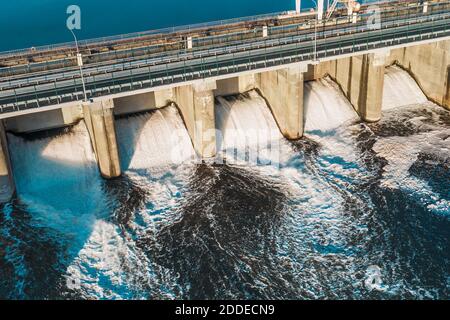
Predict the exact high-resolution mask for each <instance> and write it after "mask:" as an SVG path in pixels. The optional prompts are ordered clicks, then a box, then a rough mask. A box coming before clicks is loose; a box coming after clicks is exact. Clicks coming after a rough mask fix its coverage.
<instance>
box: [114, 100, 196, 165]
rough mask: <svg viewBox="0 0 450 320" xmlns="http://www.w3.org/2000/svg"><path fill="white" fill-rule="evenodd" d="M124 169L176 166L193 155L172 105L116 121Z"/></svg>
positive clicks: (186, 135)
mask: <svg viewBox="0 0 450 320" xmlns="http://www.w3.org/2000/svg"><path fill="white" fill-rule="evenodd" d="M116 126H117V131H118V132H119V134H118V143H119V148H120V152H121V160H122V167H123V169H124V170H139V169H150V168H157V167H165V166H171V165H179V164H181V163H182V162H184V161H187V160H189V159H193V158H194V155H195V152H194V149H193V146H192V142H191V139H190V137H189V134H188V132H187V130H186V127H185V125H184V123H183V120H182V118H181V116H180V114H179V112H178V110H177V108H176V107H175V106H169V107H166V108H163V109H159V110H155V111H152V112H150V113H144V114H137V115H133V116H129V117H126V118H121V119H118V120H117V121H116Z"/></svg>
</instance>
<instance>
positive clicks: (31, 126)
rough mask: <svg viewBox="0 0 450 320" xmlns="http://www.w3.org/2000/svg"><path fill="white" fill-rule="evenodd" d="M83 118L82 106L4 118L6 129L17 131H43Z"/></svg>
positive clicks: (70, 123)
mask: <svg viewBox="0 0 450 320" xmlns="http://www.w3.org/2000/svg"><path fill="white" fill-rule="evenodd" d="M81 119H83V110H82V108H81V106H73V107H66V108H61V109H56V110H50V111H44V112H36V113H30V114H26V115H21V116H17V117H14V118H8V119H5V120H3V122H4V125H5V129H6V130H7V131H11V132H15V133H25V132H34V131H42V130H48V129H54V128H61V127H64V126H69V125H72V124H75V123H77V122H78V121H80V120H81Z"/></svg>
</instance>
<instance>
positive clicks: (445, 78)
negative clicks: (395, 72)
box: [389, 40, 450, 110]
mask: <svg viewBox="0 0 450 320" xmlns="http://www.w3.org/2000/svg"><path fill="white" fill-rule="evenodd" d="M389 63H390V64H393V63H395V64H398V65H399V66H401V67H402V68H403V69H405V70H407V71H408V72H409V73H410V74H411V76H412V77H413V78H414V79H415V80H416V82H417V83H418V85H419V86H420V88H421V89H422V91H423V92H424V93H425V95H426V96H427V97H428V99H430V100H431V101H433V102H435V103H437V104H439V105H441V106H443V107H445V108H447V109H449V110H450V40H447V41H440V42H435V43H430V44H425V45H420V46H412V47H407V48H401V49H395V50H393V51H392V53H391V55H390V57H389Z"/></svg>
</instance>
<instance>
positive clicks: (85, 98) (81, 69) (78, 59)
mask: <svg viewBox="0 0 450 320" xmlns="http://www.w3.org/2000/svg"><path fill="white" fill-rule="evenodd" d="M69 30H70V32H71V33H72V35H73V38H74V39H75V45H76V47H77V64H78V67H80V75H81V83H82V84H83V93H84V102H87V101H88V98H87V93H86V84H85V82H84V75H83V56H82V55H81V53H80V48H79V47H78V40H77V37H76V36H75V32H73V30H72V29H69Z"/></svg>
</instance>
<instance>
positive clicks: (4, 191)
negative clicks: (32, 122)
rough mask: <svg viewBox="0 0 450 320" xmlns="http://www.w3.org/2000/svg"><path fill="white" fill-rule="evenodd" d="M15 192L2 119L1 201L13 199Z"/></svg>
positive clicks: (0, 124)
mask: <svg viewBox="0 0 450 320" xmlns="http://www.w3.org/2000/svg"><path fill="white" fill-rule="evenodd" d="M14 192H15V186H14V179H13V175H12V170H11V161H10V158H9V150H8V143H7V140H6V134H5V128H4V126H3V121H1V120H0V203H4V202H8V201H9V200H11V198H12V196H13V195H14Z"/></svg>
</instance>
